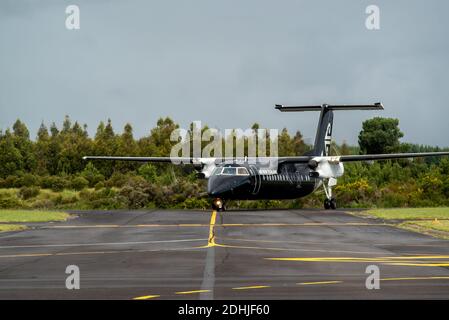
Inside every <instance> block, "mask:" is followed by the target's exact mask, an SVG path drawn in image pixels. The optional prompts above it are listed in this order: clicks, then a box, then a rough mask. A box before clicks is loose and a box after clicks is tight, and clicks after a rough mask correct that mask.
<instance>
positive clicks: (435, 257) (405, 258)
mask: <svg viewBox="0 0 449 320" xmlns="http://www.w3.org/2000/svg"><path fill="white" fill-rule="evenodd" d="M380 258H381V259H390V258H392V257H380ZM393 258H394V259H398V260H416V259H448V258H449V256H405V257H393Z"/></svg>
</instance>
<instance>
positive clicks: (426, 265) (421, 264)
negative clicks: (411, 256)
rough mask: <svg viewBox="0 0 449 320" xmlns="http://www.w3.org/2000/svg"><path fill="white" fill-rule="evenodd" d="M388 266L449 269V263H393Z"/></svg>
mask: <svg viewBox="0 0 449 320" xmlns="http://www.w3.org/2000/svg"><path fill="white" fill-rule="evenodd" d="M386 264H387V265H389V266H405V267H449V261H444V262H442V263H441V262H440V263H410V262H392V263H386Z"/></svg>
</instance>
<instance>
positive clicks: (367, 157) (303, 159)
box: [83, 151, 449, 164]
mask: <svg viewBox="0 0 449 320" xmlns="http://www.w3.org/2000/svg"><path fill="white" fill-rule="evenodd" d="M438 156H449V151H443V152H419V153H387V154H363V155H346V156H328V157H321V156H292V157H277V158H276V157H259V158H248V157H245V158H192V157H116V156H85V157H83V159H84V160H117V161H138V162H162V163H164V162H165V163H174V164H211V163H215V164H218V163H220V162H226V161H231V162H232V161H235V162H246V161H252V160H254V161H255V162H256V163H257V162H267V161H277V162H278V163H308V162H309V161H310V160H312V159H317V158H318V159H323V160H324V159H326V160H329V161H335V162H354V161H372V160H388V159H404V158H422V157H438Z"/></svg>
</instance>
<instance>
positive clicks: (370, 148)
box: [0, 116, 449, 209]
mask: <svg viewBox="0 0 449 320" xmlns="http://www.w3.org/2000/svg"><path fill="white" fill-rule="evenodd" d="M177 128H179V125H178V124H177V123H175V122H174V121H173V120H172V119H170V118H168V117H167V118H161V119H159V120H158V121H157V123H156V126H155V127H154V128H152V129H151V130H150V131H149V134H148V135H147V136H144V137H141V138H138V139H137V138H135V137H134V135H133V128H132V126H131V124H126V125H125V126H124V128H123V130H122V132H120V133H116V132H115V130H114V128H113V125H112V122H111V120H108V121H107V122H106V123H104V122H100V123H99V125H98V127H97V130H96V133H95V135H94V136H93V137H90V136H89V134H88V131H87V126H86V125H81V124H79V123H78V122H77V121H75V122H72V121H71V119H70V118H69V117H68V116H66V117H65V119H64V121H63V123H62V125H61V127H58V126H57V125H56V124H55V123H52V124H51V125H50V127H47V126H46V125H45V124H44V123H42V124H41V125H40V127H39V129H38V132H37V135H36V137H35V138H34V139H32V138H31V136H30V132H29V130H28V128H27V126H26V124H25V123H23V122H22V121H21V120H17V121H16V122H15V123H14V124H13V125H12V128H11V129H9V128H8V129H6V130H5V131H0V207H3V208H13V207H21V208H80V209H90V208H103V209H107V208H141V207H165V208H166V207H178V208H208V206H209V201H208V199H207V198H206V197H204V191H205V182H204V181H203V180H199V179H197V178H196V176H195V171H194V170H193V169H192V168H191V167H189V166H180V167H177V166H172V165H158V164H142V163H133V162H120V161H96V162H87V161H84V160H83V159H82V157H83V156H84V155H117V156H148V155H151V156H169V155H170V151H171V148H172V147H173V145H174V144H175V142H173V141H170V135H171V132H172V131H173V130H175V129H177ZM252 128H253V129H257V128H259V124H257V123H256V124H253V126H252ZM202 129H203V130H205V129H207V127H205V128H202ZM402 136H403V133H402V132H401V131H400V129H399V122H398V120H397V119H389V118H373V119H370V120H367V121H365V122H364V123H363V128H362V131H361V132H360V134H359V145H358V146H349V145H348V144H346V143H345V142H343V143H342V144H340V145H337V144H335V143H333V144H332V152H333V153H334V154H340V155H342V154H357V153H390V152H424V151H441V150H443V149H440V148H438V147H432V146H422V145H415V144H405V143H401V142H400V139H401V138H402ZM234 139H238V137H234ZM242 139H243V138H242ZM205 143H206V142H205ZM278 145H279V150H278V153H279V156H291V155H300V154H303V153H304V152H306V151H308V150H310V149H311V148H312V146H311V145H308V144H307V143H305V142H304V139H303V136H302V134H301V132H300V131H297V132H295V133H294V134H293V135H291V134H290V133H289V132H288V130H287V129H286V128H284V129H282V130H281V131H280V133H279V139H278ZM345 168H346V174H345V175H344V177H343V178H342V179H340V180H339V185H338V186H337V188H336V193H337V197H338V198H339V200H340V204H339V205H340V206H352V207H357V206H412V205H413V206H420V205H446V204H449V203H448V201H447V199H448V198H449V180H448V175H449V161H448V160H447V159H439V158H430V159H425V160H424V159H417V160H415V161H409V160H398V161H382V162H378V163H374V164H366V163H357V164H349V165H346V167H345ZM321 198H322V195H320V194H317V195H314V196H311V197H308V198H305V199H298V200H293V201H259V202H252V201H246V202H237V201H236V202H234V203H233V204H232V205H233V206H237V207H267V208H268V207H302V206H321Z"/></svg>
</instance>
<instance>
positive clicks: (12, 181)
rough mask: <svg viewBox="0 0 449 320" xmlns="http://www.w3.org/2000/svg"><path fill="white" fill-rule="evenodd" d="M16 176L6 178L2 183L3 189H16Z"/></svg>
mask: <svg viewBox="0 0 449 320" xmlns="http://www.w3.org/2000/svg"><path fill="white" fill-rule="evenodd" d="M16 181H17V177H16V176H7V177H6V179H5V181H4V188H15V187H16Z"/></svg>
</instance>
